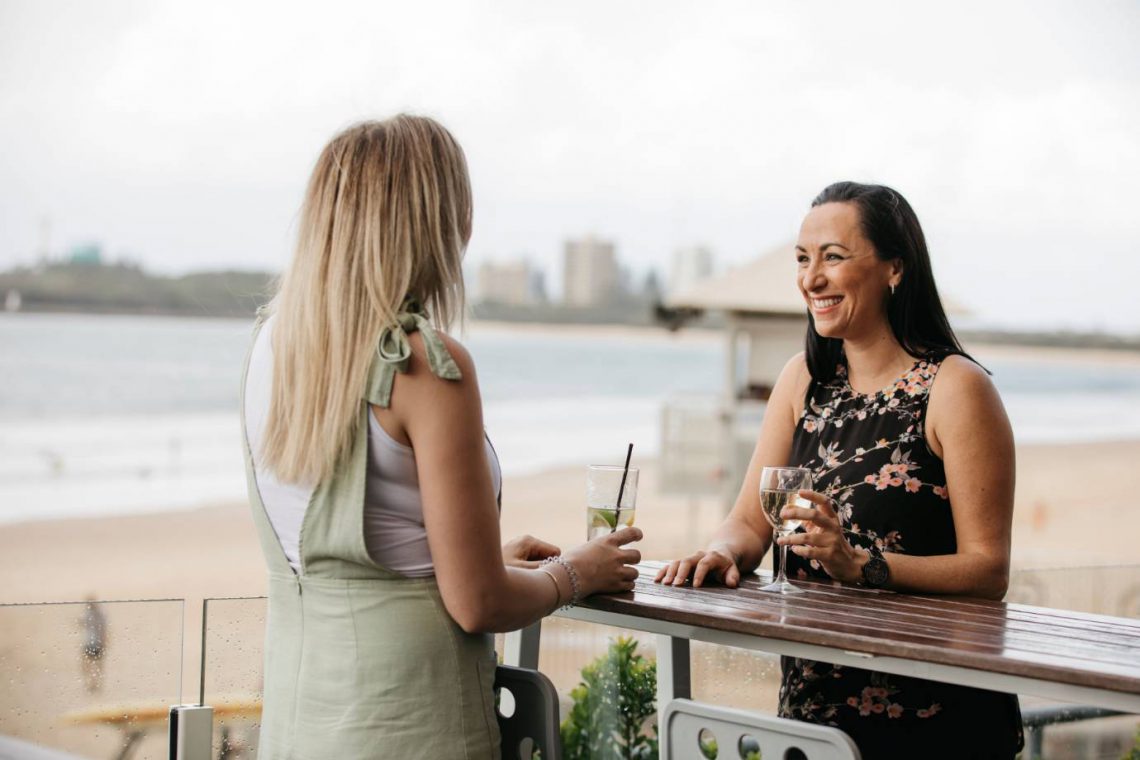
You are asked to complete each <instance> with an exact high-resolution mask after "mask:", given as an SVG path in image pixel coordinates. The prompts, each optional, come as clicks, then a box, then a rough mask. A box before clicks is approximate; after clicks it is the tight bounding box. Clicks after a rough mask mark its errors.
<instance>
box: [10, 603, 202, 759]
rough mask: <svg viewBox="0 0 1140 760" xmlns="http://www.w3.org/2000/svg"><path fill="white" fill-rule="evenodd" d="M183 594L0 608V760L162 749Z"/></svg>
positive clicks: (162, 753)
mask: <svg viewBox="0 0 1140 760" xmlns="http://www.w3.org/2000/svg"><path fill="white" fill-rule="evenodd" d="M182 630H183V601H182V600H181V599H174V600H159V601H131V602H96V601H90V602H74V603H53V604H8V605H0V757H29V758H31V757H35V758H41V757H42V758H45V759H46V758H56V759H57V760H64V759H65V758H69V757H70V758H122V760H127V758H129V759H130V760H143V759H144V758H155V759H158V758H165V757H167V756H168V743H167V714H168V712H169V710H170V706H171V705H175V704H178V703H179V702H181V699H180V694H181V688H182V682H181V679H182V645H183V638H182Z"/></svg>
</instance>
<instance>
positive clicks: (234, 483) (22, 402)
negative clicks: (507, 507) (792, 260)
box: [0, 314, 1140, 522]
mask: <svg viewBox="0 0 1140 760" xmlns="http://www.w3.org/2000/svg"><path fill="white" fill-rule="evenodd" d="M250 328H251V324H250V323H248V322H245V321H239V320H193V319H175V318H161V317H119V316H89V315H82V316H76V315H24V314H16V315H0V522H10V521H15V520H28V519H44V518H53V517H63V516H77V515H101V514H111V513H115V514H122V513H129V512H143V511H153V510H155V509H168V508H185V507H192V506H197V505H201V504H208V503H217V502H222V501H232V500H237V499H242V498H244V496H245V481H244V474H243V470H242V460H241V435H240V427H239V422H238V418H237V405H238V385H239V382H240V373H241V367H242V362H243V359H244V356H245V351H246V348H247V345H248V339H249V335H250ZM464 344H465V345H466V346H467V347H468V349H469V350H470V351H471V354H472V356H473V357H474V359H475V362H476V366H477V369H478V374H479V383H480V388H481V390H482V394H483V399H484V418H485V422H486V426H487V429H488V432H489V434H490V436H491V438H492V440H493V441H494V444H495V447H496V449H497V450H498V452H499V456H500V459H501V461H502V463H503V469H504V471H505V472H506V473H507V474H508V475H510V474H525V473H532V472H538V471H541V470H543V469H546V468H549V467H553V466H560V465H572V464H584V463H587V462H615V463H620V462H621V460H622V457H623V456H624V452H625V446H626V444H627V443H628V442H630V441H632V442H634V444H635V457H637V456H640V457H647V458H648V457H653V456H655V455H656V454H657V453H658V451H659V449H660V440H659V438H660V419H661V411H662V406H663V404H664V403H665V401H666V400H667V399H685V398H697V397H708V396H710V395H713V394H716V393H718V392H719V391H720V389H721V386H722V383H723V371H724V370H723V367H724V355H723V350H724V349H723V343H722V341H721V339H720V337H719V336H718V335H716V334H710V335H708V336H704V337H702V336H691V335H686V336H680V337H677V336H670V335H668V334H666V333H664V332H661V333H659V334H658V333H647V334H640V335H631V334H628V333H622V332H620V331H614V332H612V333H611V332H608V331H596V332H590V333H586V332H583V331H540V330H537V329H535V328H530V327H528V328H526V329H520V330H511V329H506V328H485V327H481V326H478V325H476V326H473V327H472V329H471V330H470V331H469V333H468V335H467V336H466V338H465V339H464ZM987 366H988V367H989V368H990V369H991V370H992V371H993V372H994V380H995V382H996V383H997V385H998V388H999V390H1000V391H1001V392H1002V397H1003V400H1004V401H1005V404H1006V407H1007V409H1008V410H1009V413H1010V418H1011V420H1012V421H1013V425H1014V432H1015V435H1016V436H1017V438H1018V440H1019V441H1040V442H1048V441H1057V442H1061V441H1093V440H1107V439H1118V438H1134V437H1140V371H1138V370H1137V368H1136V365H1135V364H1125V363H1106V364H1090V363H1083V362H1082V363H1075V362H1046V361H1033V360H1023V359H1022V360H1017V361H1012V360H1010V361H1005V362H997V361H993V362H988V363H987Z"/></svg>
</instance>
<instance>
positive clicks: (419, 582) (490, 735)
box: [242, 304, 499, 760]
mask: <svg viewBox="0 0 1140 760" xmlns="http://www.w3.org/2000/svg"><path fill="white" fill-rule="evenodd" d="M261 325H262V318H259V319H258V323H257V327H256V328H255V331H254V341H256V338H257V333H258V332H259V331H260V329H261ZM413 330H419V331H420V332H421V334H422V335H423V338H424V344H425V346H426V347H427V354H428V363H429V365H430V367H431V371H432V372H433V373H434V374H435V375H437V376H438V377H441V378H444V379H458V378H459V368H458V367H457V366H456V365H455V362H454V361H453V360H452V358H451V356H450V355H449V354H448V353H447V349H446V347H445V346H444V344H443V342H442V341H441V340H440V339H439V337H438V335H436V334H435V332H434V331H433V330H432V328H431V326H430V324H429V323H428V322H427V320H426V319H425V318H424V316H423V312H422V311H421V310H419V309H418V308H416V307H415V305H414V304H411V305H410V307H409V309H408V310H407V311H404V312H402V313H401V314H400V320H399V326H396V327H393V328H390V329H386V330H385V331H384V334H383V335H382V337H381V340H380V345H379V346H378V349H377V357H376V359H375V360H374V361H373V365H372V367H371V369H370V371H369V376H368V382H367V385H366V389H365V393H364V398H362V399H361V401H360V418H359V421H358V424H357V426H356V430H357V433H356V437H355V439H354V440H353V442H352V444H351V446H350V447H349V448H348V449H347V450H346V451H345V452H344V454H343V456H342V457H341V458H340V460H339V461H338V463H337V467H336V470H335V472H334V474H333V475H332V477H330V478H328V479H327V480H325V481H323V482H321V483H320V484H319V485H318V486H317V487H316V489H315V491H314V492H313V495H312V498H311V500H310V501H309V504H308V507H307V509H306V512H305V516H304V521H303V523H302V527H301V536H300V563H301V572H300V573H297V572H294V570H293V568H292V567H291V566H290V565H289V562H288V560H287V559H286V557H285V553H284V551H283V550H282V548H281V545H280V543H279V542H278V540H277V535H276V533H275V532H274V529H273V526H272V524H271V523H270V521H269V517H268V515H267V514H266V512H265V507H264V504H263V503H262V501H261V496H260V493H259V492H258V487H257V479H256V476H255V473H254V467H253V457H252V453H251V451H250V447H249V443H248V440H249V439H248V437H246V439H245V440H246V444H245V465H246V479H247V482H248V486H249V500H250V504H251V506H252V508H253V517H254V521H255V523H256V524H257V531H258V536H259V539H260V541H261V548H262V550H263V552H264V554H265V558H266V562H267V564H268V566H269V612H268V619H267V621H266V638H265V697H264V707H263V712H262V723H261V737H260V743H259V751H258V758H260V760H281V759H288V760H294V759H296V760H302V759H303V760H325V759H326V758H327V759H329V760H334V759H335V760H355V759H356V758H400V759H404V758H431V759H432V760H441V759H443V758H448V759H450V758H478V760H489V759H490V758H497V757H498V756H499V728H498V723H497V722H496V717H495V708H494V703H493V696H492V684H493V682H494V676H495V655H494V650H493V643H492V638H491V636H489V635H486V634H469V633H466V632H464V631H463V629H462V628H460V627H459V625H458V624H456V622H455V621H454V620H452V618H451V616H450V615H449V614H448V612H447V610H446V609H445V608H444V606H443V600H442V599H441V597H440V593H439V587H438V586H437V584H436V580H435V578H434V577H431V578H407V577H405V576H402V575H400V574H398V573H396V572H393V571H391V570H387V569H385V568H383V567H381V566H379V565H377V564H376V563H375V562H373V561H372V559H371V558H370V557H369V555H368V551H367V550H366V548H365V544H364V522H363V519H364V487H365V470H366V466H367V456H368V428H369V425H368V415H369V414H371V411H370V410H369V405H370V404H375V405H377V406H380V407H387V406H388V404H389V402H390V400H391V394H392V384H393V380H394V378H395V373H396V372H398V371H404V370H405V369H406V368H407V362H408V358H409V356H410V355H411V352H410V348H409V344H408V340H407V332H411V331H413ZM248 371H249V370H248V360H247V367H246V373H248ZM244 385H245V381H244V375H243V381H242V397H243V400H242V409H243V410H244V408H245V402H244V396H245V388H244ZM242 419H243V428H244V413H243V415H242ZM243 432H244V430H243Z"/></svg>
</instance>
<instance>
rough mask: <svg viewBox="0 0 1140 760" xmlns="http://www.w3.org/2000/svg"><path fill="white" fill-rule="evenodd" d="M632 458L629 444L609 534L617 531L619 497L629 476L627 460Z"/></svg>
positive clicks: (631, 447)
mask: <svg viewBox="0 0 1140 760" xmlns="http://www.w3.org/2000/svg"><path fill="white" fill-rule="evenodd" d="M631 456H633V444H632V443H631V444H629V448H628V449H626V450H625V469H624V470H622V471H621V485H620V486H618V500H617V511H616V512H615V513H614V527H612V528H610V533H613V532H614V531H615V530H617V526H618V523H619V522H621V496H622V494H623V493H625V479H626V478H627V477H628V476H629V458H630V457H631Z"/></svg>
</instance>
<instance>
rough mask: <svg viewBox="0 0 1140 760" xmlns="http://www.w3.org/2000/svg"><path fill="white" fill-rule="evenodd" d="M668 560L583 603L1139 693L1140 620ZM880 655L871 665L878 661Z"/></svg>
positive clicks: (693, 623)
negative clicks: (717, 573) (790, 591)
mask: <svg viewBox="0 0 1140 760" xmlns="http://www.w3.org/2000/svg"><path fill="white" fill-rule="evenodd" d="M663 564H664V563H662V562H644V563H642V564H641V565H639V566H638V569H639V570H640V571H641V576H640V577H639V578H638V579H637V586H636V588H635V589H634V591H633V592H630V593H625V594H616V595H612V596H611V595H600V596H595V597H591V598H590V599H588V600H586V601H584V602H582V604H581V606H582V607H586V608H588V609H593V610H599V611H603V612H613V613H620V614H626V615H633V616H636V617H640V618H649V619H655V620H660V621H666V622H669V623H679V624H683V625H690V626H695V627H700V628H709V629H714V630H720V631H729V632H732V633H738V634H746V635H752V636H760V637H765V638H769V639H779V640H784V641H792V642H798V643H804V644H814V645H818V646H824V647H829V648H834V649H841V650H844V651H850V652H860V653H866V654H872V655H878V656H889V657H896V658H902V659H907V660H917V661H921V662H930V663H938V664H941V665H951V666H958V667H964V668H970V669H975V670H983V671H989V672H992V673H1000V674H1006V675H1011V676H1022V677H1026V678H1035V679H1040V680H1046V681H1053V682H1056V683H1061V684H1070V685H1075V686H1084V687H1090V688H1095V689H1107V690H1110V691H1119V692H1124V693H1126V694H1133V695H1136V694H1140V621H1138V620H1132V619H1126V618H1116V617H1109V616H1106V615H1092V614H1086V613H1081V612H1071V611H1067V610H1056V609H1049V608H1045V607H1031V606H1028V605H1022V604H1008V603H1005V602H994V601H989V600H984V599H972V598H966V597H949V596H919V595H914V594H902V593H893V592H890V591H881V590H873V589H862V588H855V587H851V586H841V585H839V584H835V585H832V584H828V583H812V582H802V581H797V582H796V585H797V586H799V587H800V588H802V589H804V591H805V593H802V594H795V595H789V596H783V595H781V594H775V593H772V592H767V591H761V590H760V587H761V586H763V585H765V584H766V583H767V582H769V577H768V575H767V574H764V575H762V576H759V577H758V576H749V577H748V578H747V579H745V580H744V581H743V582H742V583H741V585H740V587H739V588H736V589H729V588H725V587H724V586H719V585H714V586H705V587H702V588H698V589H693V588H690V587H688V586H682V587H674V586H662V585H660V584H657V583H654V582H653V578H654V576H655V575H656V574H657V570H658V568H660V567H661V566H662V565H663ZM872 662H873V661H869V662H868V667H872V668H873V667H874V666H873V664H872Z"/></svg>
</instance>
